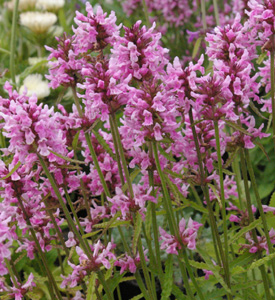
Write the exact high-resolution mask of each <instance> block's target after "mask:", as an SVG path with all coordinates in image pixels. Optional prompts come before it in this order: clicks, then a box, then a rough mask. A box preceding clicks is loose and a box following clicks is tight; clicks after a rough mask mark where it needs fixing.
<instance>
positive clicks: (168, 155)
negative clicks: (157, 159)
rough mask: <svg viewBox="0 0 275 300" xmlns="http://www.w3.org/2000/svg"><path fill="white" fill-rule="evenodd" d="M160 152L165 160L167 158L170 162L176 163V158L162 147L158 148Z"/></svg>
mask: <svg viewBox="0 0 275 300" xmlns="http://www.w3.org/2000/svg"><path fill="white" fill-rule="evenodd" d="M158 150H159V152H160V154H161V155H163V156H164V157H165V158H167V159H168V160H169V161H173V162H176V160H175V158H174V157H173V156H172V155H170V154H169V153H167V152H166V151H165V150H164V149H163V148H162V147H161V146H160V145H159V146H158Z"/></svg>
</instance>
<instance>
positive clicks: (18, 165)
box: [0, 161, 21, 180]
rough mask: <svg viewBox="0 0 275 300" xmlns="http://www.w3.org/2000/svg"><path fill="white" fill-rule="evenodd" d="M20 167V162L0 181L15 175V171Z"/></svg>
mask: <svg viewBox="0 0 275 300" xmlns="http://www.w3.org/2000/svg"><path fill="white" fill-rule="evenodd" d="M20 166H21V162H20V161H19V162H18V163H17V164H16V165H15V166H14V167H13V169H12V170H11V171H10V172H9V173H8V174H7V175H6V176H4V177H2V178H0V180H4V179H7V178H9V177H10V176H11V175H12V174H13V173H15V172H16V171H17V169H18V168H19V167H20Z"/></svg>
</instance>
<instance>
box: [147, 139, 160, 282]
mask: <svg viewBox="0 0 275 300" xmlns="http://www.w3.org/2000/svg"><path fill="white" fill-rule="evenodd" d="M149 158H150V160H151V161H152V159H153V147H152V142H149ZM148 176H149V185H150V187H152V192H151V195H152V196H153V197H154V198H156V193H155V185H154V171H153V169H152V168H150V169H149V170H148ZM151 214H152V226H153V235H154V244H155V251H156V263H157V268H158V274H159V279H160V282H161V285H162V286H163V283H164V282H163V271H162V266H161V257H160V245H159V232H158V225H157V214H156V204H155V203H153V202H152V203H151Z"/></svg>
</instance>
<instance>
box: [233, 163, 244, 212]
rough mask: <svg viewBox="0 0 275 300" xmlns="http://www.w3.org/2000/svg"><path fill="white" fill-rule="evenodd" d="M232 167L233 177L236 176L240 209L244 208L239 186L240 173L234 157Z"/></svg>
mask: <svg viewBox="0 0 275 300" xmlns="http://www.w3.org/2000/svg"><path fill="white" fill-rule="evenodd" d="M232 169H233V172H234V174H235V178H236V183H237V191H238V197H239V203H240V208H241V210H244V205H243V193H242V188H241V173H240V166H239V164H238V161H237V159H234V161H233V162H232Z"/></svg>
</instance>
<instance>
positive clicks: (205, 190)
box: [189, 109, 225, 267]
mask: <svg viewBox="0 0 275 300" xmlns="http://www.w3.org/2000/svg"><path fill="white" fill-rule="evenodd" d="M189 118H190V123H191V129H192V133H193V137H194V142H195V148H196V152H197V156H198V164H199V170H200V176H201V188H202V191H203V194H204V197H205V199H206V205H207V210H208V213H209V221H210V227H211V234H212V239H213V243H214V248H215V249H219V254H220V257H219V255H218V252H217V251H216V250H215V252H216V258H217V262H218V263H219V265H220V266H221V267H222V266H225V261H224V252H223V248H222V244H221V240H220V235H219V231H218V228H217V224H216V220H215V216H214V213H213V210H212V206H211V201H210V197H209V190H208V186H207V183H206V182H205V173H204V167H203V162H202V157H201V152H200V145H199V141H198V135H197V132H196V129H195V125H194V118H193V112H192V109H190V111H189ZM221 262H222V264H221Z"/></svg>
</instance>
